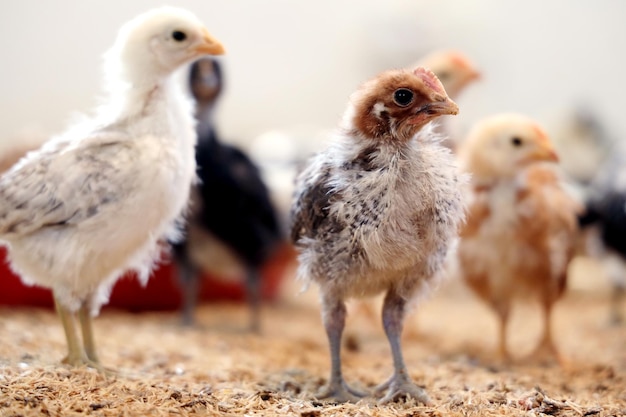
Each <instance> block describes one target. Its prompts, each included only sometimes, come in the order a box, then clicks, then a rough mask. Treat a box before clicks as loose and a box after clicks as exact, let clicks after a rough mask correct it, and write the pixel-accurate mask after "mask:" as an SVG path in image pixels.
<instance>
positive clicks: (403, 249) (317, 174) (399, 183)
mask: <svg viewBox="0 0 626 417" xmlns="http://www.w3.org/2000/svg"><path fill="white" fill-rule="evenodd" d="M407 96H408V97H407ZM456 112H457V108H456V105H455V104H454V103H453V102H452V101H451V100H450V99H449V98H448V97H447V95H446V94H445V91H444V90H443V87H441V84H440V83H439V81H438V80H437V79H436V77H435V76H434V75H433V74H432V73H431V72H429V71H426V70H424V69H422V68H419V69H417V70H415V71H414V72H411V71H408V70H405V71H389V72H387V73H383V74H381V75H380V76H378V77H377V78H375V79H373V80H371V81H369V82H367V83H365V84H364V85H363V86H362V87H361V88H360V89H359V90H358V91H357V93H355V94H354V95H353V96H352V99H351V103H350V106H349V108H348V111H347V112H346V115H345V117H344V123H343V126H342V128H341V129H340V130H339V132H338V133H337V134H336V135H335V136H334V138H333V142H332V144H331V145H330V146H329V148H328V149H327V150H325V151H323V152H321V153H320V154H318V155H317V156H315V157H314V158H313V159H312V160H311V162H310V164H309V165H308V166H307V168H306V169H305V170H304V171H303V172H302V173H301V174H300V175H299V177H298V180H297V186H296V190H297V191H296V194H295V201H294V205H293V207H292V229H291V231H292V239H293V241H294V242H295V243H296V246H297V248H298V250H299V252H300V256H299V260H300V269H299V272H300V275H301V276H302V277H304V278H305V279H309V280H312V281H314V282H316V283H317V284H319V286H320V290H321V294H322V315H323V319H324V324H325V327H326V331H327V333H328V338H329V343H330V349H331V361H332V368H331V378H330V381H329V386H328V390H327V391H326V392H325V393H324V394H323V395H324V396H330V397H335V398H337V399H339V400H344V401H345V400H354V399H355V398H358V397H359V396H360V395H361V393H359V392H357V391H355V390H353V389H351V388H350V387H348V386H347V385H346V384H345V383H344V382H343V378H342V376H341V365H340V353H339V351H340V340H341V334H342V331H343V327H344V322H345V315H346V308H345V303H344V300H345V299H346V298H349V297H363V296H371V295H375V294H378V293H381V292H386V297H385V302H384V306H383V324H384V327H385V331H386V332H387V335H388V338H389V342H390V345H391V349H392V354H393V357H394V375H393V376H392V378H391V379H390V380H389V381H388V382H387V383H386V384H383V385H382V386H381V387H379V389H380V390H381V391H382V390H384V389H387V388H388V392H387V395H386V396H385V398H384V399H383V401H388V400H393V399H396V398H397V397H398V396H401V395H406V394H409V395H411V396H413V397H415V398H416V399H417V400H418V401H423V402H427V401H428V397H427V395H426V394H425V393H424V391H423V390H422V389H421V388H418V387H417V386H415V385H414V384H413V382H411V381H410V378H409V377H408V374H407V370H406V367H405V365H404V361H403V359H402V354H401V350H400V344H399V343H400V342H399V337H400V332H401V328H402V322H403V318H404V314H405V311H406V304H407V301H409V300H410V299H411V298H412V297H413V296H414V295H416V293H418V292H419V291H420V290H421V289H423V288H424V287H425V286H426V285H427V284H428V283H429V282H432V280H433V279H435V276H436V273H437V271H438V270H439V268H440V267H441V264H442V263H443V260H444V258H445V255H446V251H447V249H448V246H449V244H450V243H451V241H452V239H453V238H454V236H455V234H456V231H457V226H458V224H459V222H460V221H461V219H462V217H463V215H462V213H463V204H462V201H461V194H460V188H459V184H460V182H459V178H458V176H457V172H456V168H455V165H454V161H453V159H452V156H451V155H450V152H449V151H448V150H447V149H445V148H443V147H442V146H441V145H440V144H439V143H438V140H439V139H438V138H437V137H436V136H435V137H434V136H433V135H432V132H431V127H430V126H426V124H427V123H428V122H429V121H430V120H432V119H433V118H435V117H437V116H439V115H441V114H455V113H456Z"/></svg>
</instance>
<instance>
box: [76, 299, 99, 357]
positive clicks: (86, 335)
mask: <svg viewBox="0 0 626 417" xmlns="http://www.w3.org/2000/svg"><path fill="white" fill-rule="evenodd" d="M78 319H79V321H80V329H81V331H82V334H83V346H84V347H85V353H86V354H87V358H89V359H90V360H91V361H93V362H95V363H99V362H100V360H99V359H98V355H97V353H96V343H95V341H94V337H93V327H92V325H91V314H90V311H89V308H87V306H86V305H85V304H83V305H82V306H81V307H80V309H79V310H78Z"/></svg>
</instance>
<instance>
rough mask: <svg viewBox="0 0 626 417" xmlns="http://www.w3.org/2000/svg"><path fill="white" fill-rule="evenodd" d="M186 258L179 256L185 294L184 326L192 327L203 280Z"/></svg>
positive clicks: (181, 279)
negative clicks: (201, 280)
mask: <svg viewBox="0 0 626 417" xmlns="http://www.w3.org/2000/svg"><path fill="white" fill-rule="evenodd" d="M185 256H186V254H185V253H182V254H180V255H179V256H177V258H178V265H177V267H178V278H179V281H180V285H181V287H182V288H181V289H182V292H183V306H182V311H181V313H182V324H183V326H192V325H193V324H194V322H195V320H194V312H195V310H196V305H197V304H198V293H199V292H200V279H201V278H200V275H199V273H198V269H197V268H196V267H195V266H194V265H192V263H191V261H190V260H188V259H186V258H185Z"/></svg>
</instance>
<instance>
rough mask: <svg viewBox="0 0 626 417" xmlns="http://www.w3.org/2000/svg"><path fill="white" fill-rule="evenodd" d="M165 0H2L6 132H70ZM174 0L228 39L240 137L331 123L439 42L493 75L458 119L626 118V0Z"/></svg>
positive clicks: (233, 127) (2, 139) (227, 64)
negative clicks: (358, 91)
mask: <svg viewBox="0 0 626 417" xmlns="http://www.w3.org/2000/svg"><path fill="white" fill-rule="evenodd" d="M160 4H162V3H161V2H154V1H149V0H133V1H117V0H108V1H90V2H85V1H81V0H56V1H53V2H40V1H36V0H24V1H20V2H6V1H5V2H3V3H2V6H1V7H2V13H0V34H1V36H0V49H1V50H2V52H3V59H2V70H1V71H2V77H1V78H0V92H1V93H0V114H2V123H0V143H1V144H2V145H3V146H5V145H6V144H7V143H11V142H13V143H14V142H15V141H19V140H26V139H28V138H29V137H30V136H33V135H41V136H46V135H48V134H52V133H56V132H59V131H60V130H62V129H63V128H64V127H65V126H66V125H67V123H68V121H69V120H70V117H71V114H72V112H74V111H88V110H89V109H91V108H93V107H94V106H95V104H96V103H97V101H96V96H97V95H98V93H99V92H100V80H101V78H100V77H101V69H100V64H101V55H102V53H103V52H104V51H105V50H106V49H107V48H108V47H109V46H110V45H111V43H112V42H113V39H114V37H115V34H116V31H117V29H118V28H119V27H120V25H121V24H123V23H124V22H126V21H127V20H129V19H130V18H132V17H134V16H135V15H137V14H139V13H141V12H143V11H144V10H146V9H149V8H151V7H155V6H157V5H160ZM168 4H171V5H175V6H181V7H186V8H189V9H190V10H192V11H194V12H195V13H196V14H197V15H198V16H199V17H200V18H201V19H202V20H203V21H204V22H205V23H206V25H207V27H208V28H209V29H210V31H211V32H213V34H215V35H216V36H217V37H218V38H219V39H221V40H222V41H223V42H224V44H225V45H226V46H227V52H228V53H227V55H226V56H225V57H224V59H223V65H224V71H225V82H226V89H225V92H224V94H223V99H222V101H221V103H220V106H219V109H218V111H219V113H218V115H217V125H218V126H219V129H220V131H221V132H222V136H223V137H224V139H227V140H231V141H233V142H236V143H239V144H241V145H243V146H249V145H250V144H251V143H252V141H253V140H254V139H255V138H257V137H258V136H259V135H262V134H264V133H266V132H268V131H274V130H276V129H280V130H283V131H289V132H293V133H294V136H297V137H296V140H299V139H300V138H301V137H302V136H304V137H306V138H310V137H311V135H309V133H310V132H311V131H314V130H316V129H325V128H333V127H334V126H335V125H336V123H337V121H338V119H339V117H340V116H341V114H342V112H343V110H344V107H345V103H346V100H347V97H348V95H349V94H350V93H351V92H352V91H354V89H355V87H356V86H357V85H358V84H359V83H360V82H362V81H364V80H365V79H367V78H369V77H371V76H372V75H374V74H376V73H377V72H379V71H381V70H384V69H388V68H392V67H401V66H407V65H411V64H412V63H414V62H416V61H417V60H419V59H420V58H421V57H423V56H424V55H425V54H427V53H429V52H431V51H433V50H436V49H441V48H453V49H458V50H460V51H462V52H463V53H464V54H466V55H467V56H468V57H469V58H470V59H471V60H472V61H473V62H474V63H475V65H476V66H477V67H478V68H479V69H480V70H481V72H482V74H483V79H482V81H481V82H480V83H477V84H474V85H472V86H471V88H469V89H468V90H467V91H466V92H464V94H463V96H462V97H461V98H460V99H459V104H460V106H461V113H460V115H459V117H458V118H457V119H456V120H454V129H455V130H456V131H457V132H464V131H465V130H466V129H467V128H468V127H469V126H471V124H472V123H473V122H474V121H476V120H478V119H480V118H481V117H483V116H485V115H488V114H492V113H494V112H500V111H520V112H523V113H526V114H528V115H529V116H531V117H533V118H535V119H537V120H538V121H539V122H541V123H543V124H545V125H546V127H547V129H548V131H551V130H553V129H556V126H555V124H556V123H558V120H559V117H561V115H562V114H566V113H567V112H568V111H569V110H570V109H571V108H572V107H573V106H577V105H579V104H580V103H585V104H588V105H589V106H590V107H592V108H593V109H594V110H595V111H597V113H599V114H601V117H602V120H603V122H604V123H606V126H608V128H609V130H610V131H613V132H622V131H626V118H624V117H623V116H622V108H623V103H622V100H623V99H624V96H625V93H626V80H625V79H624V74H626V54H625V53H624V47H623V46H624V40H625V39H626V25H624V24H623V23H624V17H625V16H626V3H624V2H622V1H619V0H600V1H597V2H588V1H582V0H553V1H550V2H545V1H543V0H529V1H525V2H514V3H511V2H501V1H498V0H474V1H471V2H441V1H421V0H420V1H405V0H389V1H385V2H381V1H373V0H347V1H334V0H318V1H315V2H302V1H300V2H295V1H287V0H264V1H255V0H230V1H216V0H202V1H199V0H198V1H194V0H184V1H183V0H171V1H169V2H168ZM299 132H304V134H299ZM314 138H315V139H312V140H317V139H318V137H317V136H314ZM307 140H308V141H309V142H310V141H311V140H310V139H305V140H304V142H307ZM298 145H299V143H298ZM302 146H311V147H312V148H315V147H316V146H317V145H316V144H315V143H313V144H310V143H304V144H303V145H302Z"/></svg>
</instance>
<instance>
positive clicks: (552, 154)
mask: <svg viewBox="0 0 626 417" xmlns="http://www.w3.org/2000/svg"><path fill="white" fill-rule="evenodd" d="M529 159H531V160H533V161H550V162H559V156H558V155H557V154H556V151H555V150H554V148H553V147H552V146H551V145H550V144H549V143H542V144H541V145H540V146H538V147H537V148H536V149H535V150H534V152H532V153H531V154H530V156H529Z"/></svg>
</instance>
